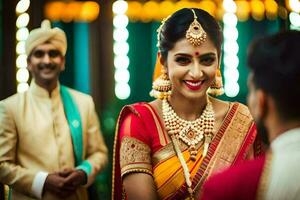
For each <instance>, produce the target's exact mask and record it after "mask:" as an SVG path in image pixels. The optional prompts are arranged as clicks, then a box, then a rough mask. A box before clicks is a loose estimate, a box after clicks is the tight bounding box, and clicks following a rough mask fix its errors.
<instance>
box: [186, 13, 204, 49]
mask: <svg viewBox="0 0 300 200" xmlns="http://www.w3.org/2000/svg"><path fill="white" fill-rule="evenodd" d="M191 10H192V12H193V15H194V21H193V22H192V23H191V24H190V26H189V29H188V30H187V31H186V34H185V37H186V39H187V40H188V41H189V42H190V43H191V44H192V45H193V46H200V45H201V44H202V43H203V42H204V41H205V40H206V37H207V35H206V32H205V31H204V29H203V28H202V26H201V24H200V23H199V22H198V21H197V15H196V13H195V11H194V10H193V9H191Z"/></svg>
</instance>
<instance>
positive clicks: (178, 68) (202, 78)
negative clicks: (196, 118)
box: [166, 37, 219, 99]
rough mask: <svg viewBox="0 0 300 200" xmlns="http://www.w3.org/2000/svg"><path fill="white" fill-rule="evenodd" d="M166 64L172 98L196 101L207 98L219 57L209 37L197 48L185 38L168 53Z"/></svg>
mask: <svg viewBox="0 0 300 200" xmlns="http://www.w3.org/2000/svg"><path fill="white" fill-rule="evenodd" d="M166 64H167V71H168V75H169V78H170V80H171V82H172V96H173V97H175V96H177V95H180V96H183V97H185V98H189V99H195V98H201V97H203V96H205V95H206V91H207V90H208V88H209V87H210V85H211V84H212V83H213V81H214V79H215V73H216V70H217V68H218V65H219V57H218V52H217V49H216V47H215V45H214V44H213V42H212V41H211V40H210V39H209V37H208V38H207V39H206V41H205V42H204V43H202V44H201V45H200V46H196V47H195V46H193V45H192V44H191V43H190V42H189V41H188V40H187V39H186V38H183V39H181V40H179V41H177V42H176V43H175V46H174V48H173V49H171V50H170V51H169V52H168V57H167V63H166Z"/></svg>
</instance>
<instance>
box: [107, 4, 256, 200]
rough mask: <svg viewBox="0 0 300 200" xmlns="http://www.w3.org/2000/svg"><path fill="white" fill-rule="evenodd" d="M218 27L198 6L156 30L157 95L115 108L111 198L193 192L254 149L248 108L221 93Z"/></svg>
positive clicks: (181, 196) (181, 195) (188, 195)
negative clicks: (220, 97)
mask: <svg viewBox="0 0 300 200" xmlns="http://www.w3.org/2000/svg"><path fill="white" fill-rule="evenodd" d="M221 44H222V32H221V29H220V26H219V25H218V23H217V22H216V21H215V19H214V18H213V17H212V16H210V15H209V14H208V13H207V12H205V11H203V10H201V9H196V8H195V9H187V8H184V9H181V10H179V11H177V12H175V13H174V14H172V15H171V16H169V17H168V18H167V19H166V20H164V21H163V22H162V25H161V26H160V28H159V29H158V48H159V52H158V56H157V58H158V62H157V67H160V68H161V71H162V73H161V76H159V77H158V78H157V79H156V80H155V81H154V83H153V90H152V92H151V94H152V95H153V96H154V97H156V98H157V99H156V100H154V101H152V102H150V103H136V104H133V105H128V106H125V107H124V108H123V110H122V111H121V113H120V117H119V121H118V124H117V131H116V137H115V146H114V169H113V197H112V198H113V199H121V198H124V199H186V198H190V199H194V198H197V197H198V196H199V193H200V191H201V189H202V184H203V182H204V181H205V180H206V179H207V178H208V177H209V176H210V175H211V174H213V173H215V172H216V171H218V170H220V169H222V168H224V167H228V166H231V165H234V164H235V163H237V162H239V161H240V160H244V159H247V158H250V157H253V156H254V155H256V154H258V153H259V148H258V147H257V146H256V145H254V141H255V137H256V128H255V125H254V123H253V119H252V117H251V115H250V113H249V111H248V108H247V107H246V106H244V105H242V104H240V103H237V102H235V103H231V102H225V101H220V100H218V99H216V98H213V97H211V96H210V95H208V92H209V93H210V94H218V93H219V94H220V93H221V87H220V86H221V82H220V80H221V77H220V76H219V75H220V72H219V70H220V63H221V62H220V55H221Z"/></svg>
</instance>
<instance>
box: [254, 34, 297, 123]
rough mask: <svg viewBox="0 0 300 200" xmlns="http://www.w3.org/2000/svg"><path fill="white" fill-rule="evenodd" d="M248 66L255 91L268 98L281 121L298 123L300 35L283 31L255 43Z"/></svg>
mask: <svg viewBox="0 0 300 200" xmlns="http://www.w3.org/2000/svg"><path fill="white" fill-rule="evenodd" d="M248 66H249V68H250V70H251V72H252V73H253V82H254V85H255V87H256V88H260V89H262V90H263V91H264V92H266V93H267V94H268V95H270V96H271V97H272V98H273V99H274V101H275V104H276V107H277V112H278V113H279V115H280V116H281V118H282V119H283V120H300V103H299V98H300V32H299V31H286V32H281V33H277V34H275V35H272V36H267V37H264V38H260V39H258V40H256V41H254V42H253V43H252V45H251V47H250V49H249V54H248Z"/></svg>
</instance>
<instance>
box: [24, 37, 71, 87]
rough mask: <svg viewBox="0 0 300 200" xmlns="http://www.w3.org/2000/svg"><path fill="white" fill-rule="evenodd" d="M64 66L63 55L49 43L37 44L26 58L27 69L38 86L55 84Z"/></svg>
mask: <svg viewBox="0 0 300 200" xmlns="http://www.w3.org/2000/svg"><path fill="white" fill-rule="evenodd" d="M64 66H65V59H64V57H63V56H62V54H61V53H60V51H59V50H58V49H57V48H55V46H54V45H53V44H51V43H44V44H41V45H38V46H37V47H36V48H35V49H34V50H33V51H32V52H31V54H30V56H29V58H28V70H29V71H30V72H31V74H32V76H33V77H34V79H35V81H36V83H37V84H38V85H40V86H47V85H51V84H55V83H56V82H57V81H58V76H59V74H60V72H61V71H63V70H64V68H65V67H64Z"/></svg>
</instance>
